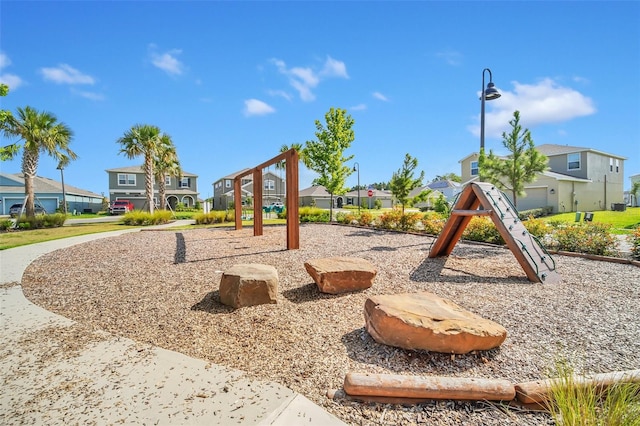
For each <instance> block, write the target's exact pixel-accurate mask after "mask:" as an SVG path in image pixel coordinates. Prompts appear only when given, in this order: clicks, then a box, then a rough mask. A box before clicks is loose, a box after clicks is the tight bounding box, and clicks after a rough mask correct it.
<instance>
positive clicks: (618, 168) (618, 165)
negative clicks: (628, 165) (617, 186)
mask: <svg viewBox="0 0 640 426" xmlns="http://www.w3.org/2000/svg"><path fill="white" fill-rule="evenodd" d="M616 173H620V160H616Z"/></svg>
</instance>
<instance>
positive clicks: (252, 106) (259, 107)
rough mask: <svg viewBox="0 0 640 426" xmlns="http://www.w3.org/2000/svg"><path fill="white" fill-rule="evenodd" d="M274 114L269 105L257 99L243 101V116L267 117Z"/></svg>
mask: <svg viewBox="0 0 640 426" xmlns="http://www.w3.org/2000/svg"><path fill="white" fill-rule="evenodd" d="M274 112H276V110H275V108H273V107H272V106H271V105H269V104H267V103H265V102H262V101H260V100H258V99H247V100H246V101H244V115H246V116H247V117H250V116H252V115H267V114H272V113H274Z"/></svg>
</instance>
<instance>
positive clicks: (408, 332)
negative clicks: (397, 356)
mask: <svg viewBox="0 0 640 426" xmlns="http://www.w3.org/2000/svg"><path fill="white" fill-rule="evenodd" d="M364 318H365V327H366V330H367V332H369V334H370V335H371V337H373V338H374V340H375V341H376V342H378V343H383V344H385V345H389V346H395V347H399V348H404V349H414V350H415V349H422V350H427V351H432V352H444V353H453V354H466V353H469V352H471V351H475V350H488V349H493V348H495V347H498V346H500V345H501V344H502V342H504V340H505V339H506V338H507V330H505V329H504V327H502V326H501V325H500V324H498V323H496V322H493V321H491V320H488V319H485V318H482V317H481V316H479V315H476V314H474V313H471V312H469V311H466V310H465V309H463V308H461V307H460V306H458V305H456V304H455V303H453V302H452V301H450V300H447V299H443V298H441V297H438V296H436V295H435V294H433V293H429V292H419V293H405V294H396V295H379V296H372V297H369V298H368V299H367V301H366V302H365V305H364Z"/></svg>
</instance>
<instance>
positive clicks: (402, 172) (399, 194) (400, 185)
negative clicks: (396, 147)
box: [389, 153, 432, 214]
mask: <svg viewBox="0 0 640 426" xmlns="http://www.w3.org/2000/svg"><path fill="white" fill-rule="evenodd" d="M417 167H418V159H417V158H413V157H411V155H409V154H408V153H407V154H405V157H404V163H403V164H402V167H401V168H400V169H398V171H397V172H395V173H394V174H393V176H392V177H391V182H390V183H389V187H390V189H391V193H392V194H393V196H394V197H395V198H396V200H398V202H399V203H400V204H402V214H404V208H405V206H412V205H413V204H414V203H417V202H420V201H424V200H426V198H427V197H428V196H429V194H430V193H431V192H432V191H431V190H430V189H429V190H424V191H422V192H420V194H418V195H416V196H415V197H409V194H410V193H411V191H413V190H414V189H416V188H418V187H419V186H421V185H422V180H423V179H424V170H423V171H422V172H420V176H419V177H417V178H414V173H415V170H416V168H417Z"/></svg>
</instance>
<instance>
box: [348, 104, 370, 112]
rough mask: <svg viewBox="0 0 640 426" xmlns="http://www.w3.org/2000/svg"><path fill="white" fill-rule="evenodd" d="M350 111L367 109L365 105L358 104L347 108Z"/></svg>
mask: <svg viewBox="0 0 640 426" xmlns="http://www.w3.org/2000/svg"><path fill="white" fill-rule="evenodd" d="M349 109H350V110H352V111H364V110H365V109H367V104H358V105H355V106H352V107H351V108H349Z"/></svg>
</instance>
